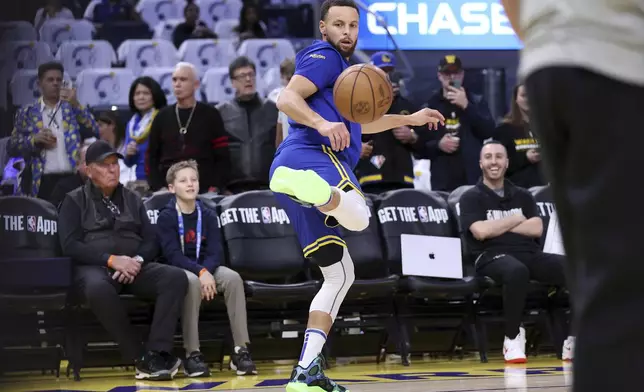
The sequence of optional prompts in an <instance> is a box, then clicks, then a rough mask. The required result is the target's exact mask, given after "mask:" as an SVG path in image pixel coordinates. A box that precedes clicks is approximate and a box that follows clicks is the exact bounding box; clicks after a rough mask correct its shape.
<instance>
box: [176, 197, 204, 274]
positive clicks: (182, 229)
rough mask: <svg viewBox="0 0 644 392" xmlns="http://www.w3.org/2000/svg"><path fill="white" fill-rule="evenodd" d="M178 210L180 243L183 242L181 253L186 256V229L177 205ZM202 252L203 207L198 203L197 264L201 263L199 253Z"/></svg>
mask: <svg viewBox="0 0 644 392" xmlns="http://www.w3.org/2000/svg"><path fill="white" fill-rule="evenodd" d="M175 207H176V208H177V218H178V219H179V241H180V242H181V253H183V254H184V255H185V254H186V250H185V227H184V225H183V214H181V209H180V208H179V204H177V203H175ZM200 250H201V206H199V203H197V259H196V260H195V261H196V262H199V252H200Z"/></svg>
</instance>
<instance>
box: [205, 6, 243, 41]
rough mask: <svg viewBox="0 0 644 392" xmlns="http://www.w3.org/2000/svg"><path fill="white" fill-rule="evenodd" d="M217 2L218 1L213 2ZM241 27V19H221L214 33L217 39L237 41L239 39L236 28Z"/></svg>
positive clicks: (216, 24)
mask: <svg viewBox="0 0 644 392" xmlns="http://www.w3.org/2000/svg"><path fill="white" fill-rule="evenodd" d="M212 1H216V0H212ZM238 25H239V19H237V18H233V19H220V20H218V21H217V23H215V26H214V30H213V32H214V33H215V34H217V37H219V38H220V39H226V38H230V39H235V38H237V33H236V32H235V27H237V26H238Z"/></svg>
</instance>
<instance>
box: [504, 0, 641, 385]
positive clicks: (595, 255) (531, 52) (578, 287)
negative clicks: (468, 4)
mask: <svg viewBox="0 0 644 392" xmlns="http://www.w3.org/2000/svg"><path fill="white" fill-rule="evenodd" d="M502 3H503V5H504V6H505V10H506V14H507V15H508V18H509V19H510V22H511V23H512V26H513V27H514V30H515V31H516V32H517V35H518V36H519V38H520V39H522V40H523V45H524V47H523V50H522V52H521V64H520V67H519V78H520V79H521V80H523V81H524V82H525V85H526V88H527V90H528V97H529V99H530V113H531V122H532V123H533V124H534V130H535V132H536V133H537V135H538V137H539V141H540V143H541V148H542V155H543V161H544V167H545V169H546V177H547V178H548V180H549V181H550V184H551V186H552V192H553V196H554V201H555V204H556V206H557V215H558V216H559V219H560V223H561V228H562V237H563V242H564V247H565V249H566V253H567V255H568V260H569V263H568V264H569V265H568V267H569V268H568V272H569V274H570V279H569V281H570V284H571V294H572V305H573V310H574V311H575V316H576V319H575V321H574V323H573V324H574V325H575V326H576V328H577V345H576V350H577V352H576V353H575V358H576V360H575V365H574V367H575V369H574V370H575V371H574V372H573V377H574V381H573V391H574V392H594V391H598V392H599V391H602V392H603V391H609V390H613V391H627V390H633V388H638V387H637V385H641V384H642V381H644V373H643V372H642V369H644V357H642V356H641V351H642V347H644V335H643V334H642V330H644V314H643V313H642V312H639V311H634V309H641V308H642V307H644V285H643V284H642V276H644V263H642V260H641V259H642V250H641V244H642V242H644V230H642V222H643V221H644V210H643V209H642V208H641V207H639V206H640V205H641V204H642V192H644V188H643V186H642V181H641V180H640V179H639V178H638V176H637V175H636V176H635V177H634V176H633V175H630V173H627V172H626V171H627V170H629V169H631V168H636V169H637V168H641V167H644V154H642V145H643V144H644V133H642V132H641V128H642V124H644V111H643V110H642V102H644V72H642V70H643V69H644V40H643V39H642V37H644V6H643V5H642V1H641V0H592V1H582V0H542V1H520V0H503V1H502ZM607 131H608V132H609V137H608V138H607V137H606V136H607V133H606V132H607ZM600 369H601V370H600ZM608 374H610V377H607V376H606V375H608Z"/></svg>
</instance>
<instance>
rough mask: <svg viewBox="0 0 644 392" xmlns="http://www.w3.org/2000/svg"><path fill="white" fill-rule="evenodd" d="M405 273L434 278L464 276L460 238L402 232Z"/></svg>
mask: <svg viewBox="0 0 644 392" xmlns="http://www.w3.org/2000/svg"><path fill="white" fill-rule="evenodd" d="M400 248H401V258H402V272H403V275H414V276H427V277H432V278H454V279H462V278H463V258H462V254H461V240H460V238H450V237H435V236H428V235H415V234H402V235H401V236H400Z"/></svg>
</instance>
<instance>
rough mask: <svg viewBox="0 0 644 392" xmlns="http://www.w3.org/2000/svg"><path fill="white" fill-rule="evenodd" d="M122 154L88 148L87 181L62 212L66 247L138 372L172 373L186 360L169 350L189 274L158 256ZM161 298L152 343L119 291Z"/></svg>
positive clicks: (80, 281) (84, 292) (142, 375)
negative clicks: (144, 339) (123, 171)
mask: <svg viewBox="0 0 644 392" xmlns="http://www.w3.org/2000/svg"><path fill="white" fill-rule="evenodd" d="M119 159H123V157H122V156H121V154H119V153H117V152H116V151H114V150H113V149H112V147H111V146H110V145H109V144H108V143H107V142H105V141H102V140H99V141H96V142H94V143H92V144H91V145H90V146H89V147H88V149H87V152H86V157H85V161H86V163H87V177H88V179H89V181H87V183H86V184H85V185H84V186H82V187H80V188H77V189H75V190H73V191H71V192H69V193H68V194H67V195H66V196H65V199H64V200H63V202H62V204H61V207H60V212H59V219H58V222H59V223H58V230H59V235H60V241H61V246H62V250H63V254H64V255H65V256H67V257H70V258H71V259H72V260H73V262H74V280H75V282H74V283H75V285H76V286H77V288H78V293H79V294H81V296H82V298H83V299H84V301H85V302H86V303H87V305H88V306H89V307H90V309H91V310H92V311H93V312H94V314H95V315H96V317H97V318H98V320H99V321H100V323H101V324H102V325H103V326H104V327H105V329H106V330H107V331H108V333H109V334H110V335H111V336H112V337H113V338H114V339H115V340H116V342H117V343H118V344H119V347H120V349H121V352H122V354H123V357H124V359H125V360H126V361H127V362H126V363H130V362H131V363H134V364H135V368H136V378H137V379H150V380H171V379H172V377H173V376H174V375H175V374H176V372H177V370H178V369H179V366H180V365H181V360H179V359H177V358H175V357H174V356H172V355H171V354H170V352H171V351H172V345H173V337H174V331H175V329H176V326H177V321H178V319H179V317H180V315H181V312H182V306H183V299H184V297H185V295H186V290H187V287H188V281H187V279H186V275H185V273H184V272H183V271H182V270H180V269H178V268H175V267H171V266H167V265H163V264H158V263H155V262H154V260H155V258H156V257H157V254H158V247H157V243H156V232H155V230H154V227H153V226H152V225H151V223H150V221H149V220H148V216H147V212H146V210H145V207H144V206H143V202H142V200H141V199H140V198H139V196H138V195H136V194H135V193H133V192H132V191H130V190H128V189H126V188H124V187H123V186H122V185H121V184H120V182H119V174H120V169H119V163H118V160H119ZM123 291H127V292H129V293H131V294H134V295H136V296H140V297H142V298H146V299H152V298H153V299H154V300H155V310H154V319H153V321H152V326H151V328H150V335H149V340H148V343H147V345H146V347H145V350H144V348H143V347H142V345H141V337H140V336H138V335H137V333H136V331H135V330H134V328H133V327H132V325H131V324H130V321H129V320H128V316H127V313H126V311H125V307H124V306H123V304H122V303H121V301H120V298H119V293H121V292H123Z"/></svg>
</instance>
